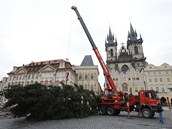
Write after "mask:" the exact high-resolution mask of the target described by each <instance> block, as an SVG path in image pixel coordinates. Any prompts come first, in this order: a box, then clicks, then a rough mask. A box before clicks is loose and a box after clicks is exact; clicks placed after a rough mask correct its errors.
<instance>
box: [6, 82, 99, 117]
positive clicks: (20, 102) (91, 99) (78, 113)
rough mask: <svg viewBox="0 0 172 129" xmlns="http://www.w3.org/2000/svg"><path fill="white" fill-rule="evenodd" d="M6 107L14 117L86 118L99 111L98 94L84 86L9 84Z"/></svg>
mask: <svg viewBox="0 0 172 129" xmlns="http://www.w3.org/2000/svg"><path fill="white" fill-rule="evenodd" d="M4 93H5V97H6V98H7V99H8V101H7V103H6V104H5V107H8V108H10V111H11V113H12V114H13V115H14V117H26V118H27V119H31V120H46V119H64V118H83V117H87V116H89V115H92V114H93V113H95V112H96V105H97V102H96V100H97V96H96V95H95V94H94V92H93V91H89V90H85V89H83V87H82V86H70V85H63V86H45V85H42V84H40V83H35V84H31V85H27V86H24V87H23V86H21V85H16V86H9V88H8V89H6V90H5V92H4Z"/></svg>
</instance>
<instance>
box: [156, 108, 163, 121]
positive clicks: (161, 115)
mask: <svg viewBox="0 0 172 129" xmlns="http://www.w3.org/2000/svg"><path fill="white" fill-rule="evenodd" d="M157 109H158V113H159V122H160V123H162V124H163V123H164V118H163V114H162V112H163V111H164V110H163V109H162V106H161V105H159V106H158V108H157Z"/></svg>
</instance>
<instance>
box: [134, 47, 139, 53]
mask: <svg viewBox="0 0 172 129" xmlns="http://www.w3.org/2000/svg"><path fill="white" fill-rule="evenodd" d="M134 51H135V54H139V51H138V47H137V46H135V47H134Z"/></svg>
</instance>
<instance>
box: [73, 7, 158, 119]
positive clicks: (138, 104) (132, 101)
mask: <svg viewBox="0 0 172 129" xmlns="http://www.w3.org/2000/svg"><path fill="white" fill-rule="evenodd" d="M71 9H73V10H74V11H75V13H76V15H77V17H78V20H79V21H80V23H81V26H82V28H83V29H84V31H85V34H86V35H87V38H88V40H89V41H90V44H91V46H92V49H93V51H94V53H95V55H96V56H97V59H98V61H99V63H100V65H101V67H102V69H103V73H104V76H105V77H106V80H107V84H106V85H107V88H106V89H105V90H106V91H107V92H108V93H107V94H103V96H102V97H101V102H100V103H99V104H98V106H97V107H98V112H99V114H101V115H105V114H107V115H119V114H120V112H121V111H127V112H131V111H136V112H139V113H141V114H142V116H143V117H144V118H152V117H153V116H154V115H155V112H158V107H159V106H161V104H160V100H159V98H158V96H157V93H156V92H155V91H153V90H140V91H139V92H138V95H132V94H130V95H128V93H124V92H122V91H117V88H116V85H115V83H114V81H113V79H112V77H111V75H110V73H109V71H108V69H107V67H106V65H105V63H104V61H103V59H102V57H101V55H100V53H99V50H98V48H97V47H96V45H95V43H94V41H93V39H92V37H91V35H90V33H89V31H88V29H87V27H86V25H85V23H84V21H83V19H82V17H81V15H80V13H79V11H78V9H77V7H76V6H72V7H71Z"/></svg>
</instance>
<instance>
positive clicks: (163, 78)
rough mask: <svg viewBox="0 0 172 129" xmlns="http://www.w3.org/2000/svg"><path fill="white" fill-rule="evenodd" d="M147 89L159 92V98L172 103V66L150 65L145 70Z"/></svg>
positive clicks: (165, 64)
mask: <svg viewBox="0 0 172 129" xmlns="http://www.w3.org/2000/svg"><path fill="white" fill-rule="evenodd" d="M144 73H145V78H146V88H147V89H153V90H155V91H157V92H158V95H159V98H161V99H162V98H164V99H166V98H167V97H168V98H169V100H170V101H172V91H171V90H170V89H172V66H171V65H169V64H167V63H164V64H162V65H161V66H155V65H153V64H148V65H147V67H146V68H145V69H144Z"/></svg>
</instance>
